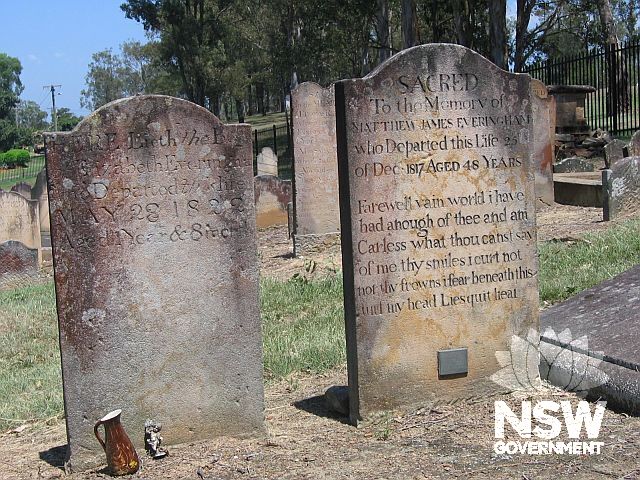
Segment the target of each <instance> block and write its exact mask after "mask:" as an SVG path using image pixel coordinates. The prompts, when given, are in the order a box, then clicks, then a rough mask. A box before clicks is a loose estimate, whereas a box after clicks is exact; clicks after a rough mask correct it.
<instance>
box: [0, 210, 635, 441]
mask: <svg viewBox="0 0 640 480" xmlns="http://www.w3.org/2000/svg"><path fill="white" fill-rule="evenodd" d="M584 239H585V241H579V242H575V243H572V244H569V243H560V242H545V243H542V244H540V245H539V252H540V277H539V278H540V299H541V302H548V303H554V302H558V301H561V300H563V299H565V298H568V297H570V296H571V295H574V294H576V293H578V292H579V291H581V290H583V289H586V288H589V287H591V286H593V285H595V284H597V283H599V282H601V281H602V280H605V279H608V278H611V277H613V276H615V275H617V274H618V273H621V272H623V271H624V270H627V269H628V268H630V267H632V266H634V265H636V264H638V263H640V219H637V220H632V221H628V222H625V223H622V224H620V225H617V226H614V227H611V228H610V229H608V230H606V231H604V232H600V233H595V234H590V235H586V236H585V237H584ZM260 301H261V314H262V325H263V337H264V369H265V377H266V379H267V381H276V380H279V379H283V378H285V379H291V378H295V376H293V377H292V376H291V375H292V374H295V373H296V372H309V373H321V372H323V371H326V370H328V369H330V368H332V367H335V366H337V365H342V364H343V363H344V362H345V340H344V325H343V311H342V282H341V278H340V275H339V274H335V275H333V276H330V277H327V278H324V279H316V280H311V281H308V280H306V279H305V278H304V277H296V278H292V279H291V280H289V281H285V282H283V281H276V280H272V279H266V278H265V279H262V281H261V300H260ZM292 381H295V380H292ZM62 412H63V405H62V382H61V377H60V357H59V353H58V341H57V323H56V312H55V300H54V294H53V285H52V284H47V285H43V286H37V287H36V286H34V287H28V288H22V289H18V290H12V291H8V292H0V432H3V431H6V430H7V429H9V428H15V427H16V426H19V425H21V424H23V423H29V422H35V423H42V422H43V421H45V420H47V419H57V418H60V417H61V416H62Z"/></svg>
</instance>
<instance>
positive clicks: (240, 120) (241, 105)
mask: <svg viewBox="0 0 640 480" xmlns="http://www.w3.org/2000/svg"><path fill="white" fill-rule="evenodd" d="M234 100H235V101H236V112H237V113H238V123H244V103H243V102H242V100H241V99H239V98H235V99H234Z"/></svg>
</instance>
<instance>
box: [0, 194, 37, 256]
mask: <svg viewBox="0 0 640 480" xmlns="http://www.w3.org/2000/svg"><path fill="white" fill-rule="evenodd" d="M8 240H15V241H17V242H20V243H22V244H24V245H25V246H26V247H27V248H31V249H35V250H38V252H39V251H40V246H41V239H40V213H39V209H38V202H36V201H34V200H28V199H26V198H25V197H23V196H22V195H20V194H19V193H16V192H4V191H1V190H0V243H2V242H6V241H8ZM38 258H39V260H40V257H38Z"/></svg>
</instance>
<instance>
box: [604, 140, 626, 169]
mask: <svg viewBox="0 0 640 480" xmlns="http://www.w3.org/2000/svg"><path fill="white" fill-rule="evenodd" d="M626 146H627V144H626V143H624V142H623V141H622V140H618V139H617V138H616V139H613V140H612V141H610V142H609V143H607V144H606V145H605V146H604V161H605V165H606V167H607V168H611V167H612V166H613V165H614V164H615V163H616V162H617V161H618V160H622V159H623V158H624V149H625V147H626Z"/></svg>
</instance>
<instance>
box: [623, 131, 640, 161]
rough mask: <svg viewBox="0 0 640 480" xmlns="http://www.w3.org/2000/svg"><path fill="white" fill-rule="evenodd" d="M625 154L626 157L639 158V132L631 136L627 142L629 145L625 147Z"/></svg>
mask: <svg viewBox="0 0 640 480" xmlns="http://www.w3.org/2000/svg"><path fill="white" fill-rule="evenodd" d="M626 153H627V155H626V156H628V157H638V156H640V130H638V131H637V132H636V133H634V134H633V135H631V140H629V145H627V152H626Z"/></svg>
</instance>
